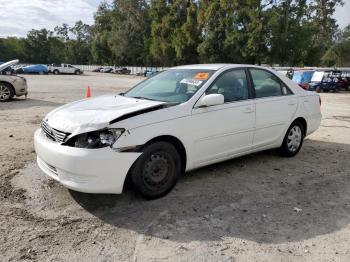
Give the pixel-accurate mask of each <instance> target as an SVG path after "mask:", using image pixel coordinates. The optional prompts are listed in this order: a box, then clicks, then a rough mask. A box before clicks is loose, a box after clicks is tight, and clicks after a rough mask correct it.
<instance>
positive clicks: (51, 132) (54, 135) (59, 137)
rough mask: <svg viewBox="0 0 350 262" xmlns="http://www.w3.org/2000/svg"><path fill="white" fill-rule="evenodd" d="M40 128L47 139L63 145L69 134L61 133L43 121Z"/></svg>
mask: <svg viewBox="0 0 350 262" xmlns="http://www.w3.org/2000/svg"><path fill="white" fill-rule="evenodd" d="M41 128H42V130H43V131H44V133H45V135H46V137H47V138H49V139H51V140H52V141H55V142H59V143H64V142H65V141H66V139H67V137H68V136H69V135H70V133H66V132H62V131H59V130H57V129H54V128H52V127H50V126H49V125H48V123H47V122H45V121H43V122H42V123H41Z"/></svg>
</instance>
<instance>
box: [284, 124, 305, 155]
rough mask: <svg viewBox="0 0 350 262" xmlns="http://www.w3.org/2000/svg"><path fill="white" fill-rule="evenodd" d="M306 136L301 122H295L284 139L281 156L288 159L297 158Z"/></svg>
mask: <svg viewBox="0 0 350 262" xmlns="http://www.w3.org/2000/svg"><path fill="white" fill-rule="evenodd" d="M304 136H305V130H304V126H303V125H302V124H301V123H300V122H294V123H293V124H292V125H291V126H290V127H289V129H288V131H287V133H286V135H285V137H284V140H283V143H282V146H281V147H280V154H281V155H282V156H286V157H292V156H295V155H296V154H297V153H298V152H299V151H300V149H301V147H302V145H303V141H304Z"/></svg>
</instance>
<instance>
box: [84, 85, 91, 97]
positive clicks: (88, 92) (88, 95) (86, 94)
mask: <svg viewBox="0 0 350 262" xmlns="http://www.w3.org/2000/svg"><path fill="white" fill-rule="evenodd" d="M89 97H91V90H90V86H87V88H86V93H85V98H89Z"/></svg>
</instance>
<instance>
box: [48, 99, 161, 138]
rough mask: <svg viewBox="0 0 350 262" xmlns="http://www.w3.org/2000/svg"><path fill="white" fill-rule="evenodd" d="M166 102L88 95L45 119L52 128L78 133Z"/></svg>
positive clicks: (58, 109)
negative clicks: (90, 96)
mask: <svg viewBox="0 0 350 262" xmlns="http://www.w3.org/2000/svg"><path fill="white" fill-rule="evenodd" d="M165 104H166V103H165V102H159V101H150V100H143V99H135V98H129V97H124V96H120V95H109V96H100V97H96V98H88V99H84V100H80V101H76V102H73V103H69V104H66V105H63V106H61V107H59V108H57V109H55V110H53V111H51V112H50V113H49V114H48V115H47V116H46V117H45V119H44V120H45V121H46V122H47V123H48V124H49V126H50V127H52V128H54V129H57V130H60V131H64V132H68V133H74V134H80V133H85V132H90V131H95V130H98V129H102V128H105V127H107V126H108V125H109V124H110V122H111V121H113V120H115V121H116V120H117V119H118V118H121V117H123V118H124V119H125V117H127V116H131V114H132V115H134V114H135V113H137V112H140V113H141V112H145V109H146V110H148V109H152V108H153V109H155V110H156V109H158V108H160V107H162V105H165Z"/></svg>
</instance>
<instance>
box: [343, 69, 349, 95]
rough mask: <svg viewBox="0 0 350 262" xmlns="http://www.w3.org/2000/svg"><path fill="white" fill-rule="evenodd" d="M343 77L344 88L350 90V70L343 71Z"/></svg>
mask: <svg viewBox="0 0 350 262" xmlns="http://www.w3.org/2000/svg"><path fill="white" fill-rule="evenodd" d="M341 78H342V80H343V81H344V86H343V88H344V89H345V90H347V91H350V71H342V73H341Z"/></svg>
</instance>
